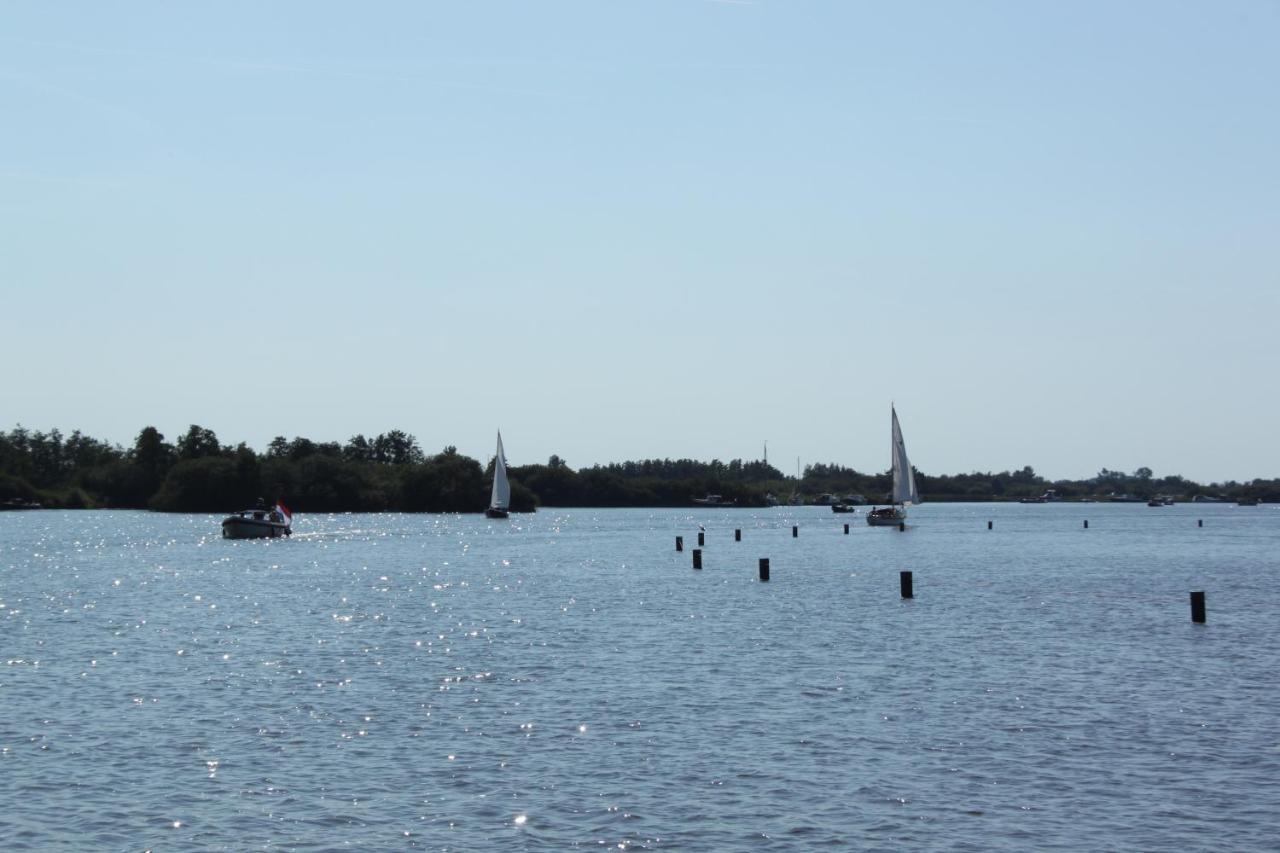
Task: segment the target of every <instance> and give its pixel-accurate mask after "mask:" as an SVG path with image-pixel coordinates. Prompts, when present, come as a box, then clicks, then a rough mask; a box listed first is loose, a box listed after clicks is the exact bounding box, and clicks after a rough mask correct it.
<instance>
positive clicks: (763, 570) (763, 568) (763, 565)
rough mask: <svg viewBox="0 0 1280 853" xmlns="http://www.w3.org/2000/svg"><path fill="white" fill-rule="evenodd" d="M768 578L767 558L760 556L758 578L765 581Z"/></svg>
mask: <svg viewBox="0 0 1280 853" xmlns="http://www.w3.org/2000/svg"><path fill="white" fill-rule="evenodd" d="M768 579H769V558H768V557H761V558H760V580H762V581H767V580H768Z"/></svg>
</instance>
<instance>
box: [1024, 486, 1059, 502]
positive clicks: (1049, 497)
mask: <svg viewBox="0 0 1280 853" xmlns="http://www.w3.org/2000/svg"><path fill="white" fill-rule="evenodd" d="M1057 500H1059V498H1058V493H1057V492H1056V491H1054V490H1053V489H1049V490H1048V491H1047V492H1045V493H1044V494H1043V495H1039V496H1038V497H1034V498H1031V497H1027V498H1020V499H1019V500H1018V503H1020V504H1047V503H1053V502H1054V501H1057Z"/></svg>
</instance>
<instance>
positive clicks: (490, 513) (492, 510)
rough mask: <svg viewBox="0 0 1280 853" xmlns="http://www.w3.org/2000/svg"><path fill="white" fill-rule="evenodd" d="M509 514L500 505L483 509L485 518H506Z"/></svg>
mask: <svg viewBox="0 0 1280 853" xmlns="http://www.w3.org/2000/svg"><path fill="white" fill-rule="evenodd" d="M509 515H510V513H509V512H507V511H506V510H505V509H503V508H502V507H496V506H491V507H489V508H488V509H486V510H485V511H484V516H485V518H507V517H508V516H509Z"/></svg>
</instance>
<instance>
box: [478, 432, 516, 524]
mask: <svg viewBox="0 0 1280 853" xmlns="http://www.w3.org/2000/svg"><path fill="white" fill-rule="evenodd" d="M510 507H511V484H510V483H509V482H507V457H506V456H505V455H504V454H503V452H502V430H498V453H497V455H496V456H494V458H493V494H491V495H490V496H489V508H488V509H486V510H485V511H484V514H485V515H486V516H487V517H489V518H506V517H507V515H508V511H509V508H510Z"/></svg>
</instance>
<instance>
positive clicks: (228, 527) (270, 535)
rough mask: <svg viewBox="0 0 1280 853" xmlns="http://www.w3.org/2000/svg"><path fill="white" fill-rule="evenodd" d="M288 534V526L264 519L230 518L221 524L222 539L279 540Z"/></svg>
mask: <svg viewBox="0 0 1280 853" xmlns="http://www.w3.org/2000/svg"><path fill="white" fill-rule="evenodd" d="M289 533H290V531H289V527H288V525H286V524H281V523H280V522H276V521H268V520H266V519H262V520H259V519H256V518H237V517H236V516H232V517H231V518H228V519H226V520H224V521H223V522H222V538H223V539H279V538H280V537H282V536H288V535H289Z"/></svg>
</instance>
